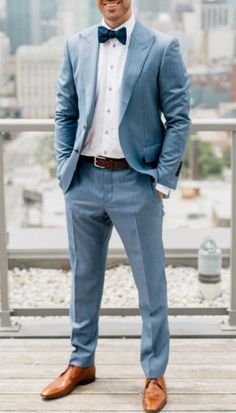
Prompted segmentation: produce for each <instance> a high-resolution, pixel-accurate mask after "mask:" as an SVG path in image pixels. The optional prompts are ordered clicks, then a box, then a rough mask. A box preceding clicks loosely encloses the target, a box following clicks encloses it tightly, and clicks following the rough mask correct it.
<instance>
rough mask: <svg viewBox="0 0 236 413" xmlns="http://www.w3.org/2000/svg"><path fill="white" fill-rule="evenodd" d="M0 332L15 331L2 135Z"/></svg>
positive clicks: (0, 177)
mask: <svg viewBox="0 0 236 413" xmlns="http://www.w3.org/2000/svg"><path fill="white" fill-rule="evenodd" d="M0 296H1V304H0V310H1V327H0V330H1V331H2V330H9V329H10V330H12V329H14V330H15V329H16V325H15V326H13V325H12V323H11V316H10V308H9V290H8V259H7V239H6V222H5V200H4V165H3V134H2V133H0Z"/></svg>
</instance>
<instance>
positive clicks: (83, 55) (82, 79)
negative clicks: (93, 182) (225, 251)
mask: <svg viewBox="0 0 236 413" xmlns="http://www.w3.org/2000/svg"><path fill="white" fill-rule="evenodd" d="M97 30H98V24H97V25H94V26H92V27H89V28H88V29H86V30H84V31H82V32H78V33H76V34H73V35H71V36H69V37H68V38H67V39H66V41H65V44H64V54H63V58H62V62H61V66H60V69H59V73H58V77H57V104H56V114H55V134H56V136H55V151H56V159H57V178H58V180H59V185H60V187H61V188H62V190H63V192H64V193H65V192H66V191H67V190H68V189H69V187H70V183H71V181H72V178H73V175H74V172H75V169H76V164H77V162H78V159H79V156H80V153H81V150H82V148H83V146H84V144H85V141H86V136H87V133H88V131H89V128H90V126H91V122H92V119H93V113H94V108H95V103H96V81H97V63H98V51H99V43H98V38H97ZM189 83H190V81H189V76H188V74H187V72H186V67H185V64H184V61H183V58H182V55H181V52H180V47H179V42H178V39H176V38H175V37H172V36H169V35H166V34H164V33H161V32H158V31H154V30H152V29H149V28H147V27H146V26H144V25H143V24H142V23H141V22H140V21H139V20H137V19H136V23H135V26H134V30H133V32H132V35H131V40H130V44H129V49H128V53H127V59H126V63H125V68H124V74H123V80H122V87H121V96H120V113H119V139H120V144H121V148H122V150H123V152H124V156H125V158H126V159H127V161H128V162H129V164H130V165H131V166H132V167H133V168H134V169H136V170H137V171H139V172H141V173H146V174H149V175H150V176H151V177H152V179H153V183H154V184H156V183H157V182H159V183H160V184H163V185H166V186H168V187H170V188H173V189H175V188H176V186H177V181H178V178H179V173H180V169H181V166H182V159H183V154H184V150H185V146H186V143H187V140H188V137H189V129H190V124H191V121H190V118H189V110H190V96H189ZM162 115H164V118H163V116H162ZM164 197H165V198H168V197H169V195H164Z"/></svg>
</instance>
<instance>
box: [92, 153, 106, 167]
mask: <svg viewBox="0 0 236 413" xmlns="http://www.w3.org/2000/svg"><path fill="white" fill-rule="evenodd" d="M97 159H106V158H105V157H104V156H100V155H98V156H94V161H93V164H94V166H96V167H97V168H102V169H105V166H101V165H98V164H97Z"/></svg>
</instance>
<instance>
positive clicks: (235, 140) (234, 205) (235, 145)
mask: <svg viewBox="0 0 236 413" xmlns="http://www.w3.org/2000/svg"><path fill="white" fill-rule="evenodd" d="M231 174H232V175H231V176H232V182H231V249H230V269H231V272H230V276H231V288H230V306H229V325H230V326H234V327H236V190H235V188H236V131H233V132H232V145H231Z"/></svg>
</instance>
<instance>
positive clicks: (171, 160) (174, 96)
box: [157, 38, 191, 189]
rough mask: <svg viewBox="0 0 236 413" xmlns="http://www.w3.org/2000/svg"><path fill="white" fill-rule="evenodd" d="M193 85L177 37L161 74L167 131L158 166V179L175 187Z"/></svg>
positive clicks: (167, 55)
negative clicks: (190, 88) (191, 86)
mask: <svg viewBox="0 0 236 413" xmlns="http://www.w3.org/2000/svg"><path fill="white" fill-rule="evenodd" d="M189 85H190V79H189V76H188V74H187V72H186V67H185V64H184V61H183V58H182V55H181V52H180V45H179V41H178V39H177V38H173V39H172V40H171V41H170V42H169V43H168V45H167V47H166V50H165V52H164V55H163V58H162V62H161V67H160V73H159V93H160V95H159V99H160V108H161V111H162V113H163V114H164V116H165V120H166V123H165V127H166V130H165V139H164V142H163V146H162V151H161V154H160V157H159V162H158V165H157V182H159V183H160V184H162V185H166V186H168V187H170V188H172V189H176V186H177V181H178V177H179V173H180V169H181V166H182V163H183V161H182V159H183V155H184V151H185V147H186V144H187V140H188V137H189V131H190V125H191V120H190V117H189V111H190V95H189Z"/></svg>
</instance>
